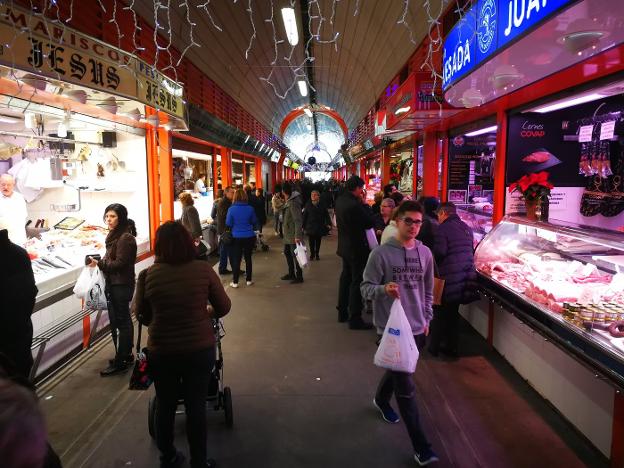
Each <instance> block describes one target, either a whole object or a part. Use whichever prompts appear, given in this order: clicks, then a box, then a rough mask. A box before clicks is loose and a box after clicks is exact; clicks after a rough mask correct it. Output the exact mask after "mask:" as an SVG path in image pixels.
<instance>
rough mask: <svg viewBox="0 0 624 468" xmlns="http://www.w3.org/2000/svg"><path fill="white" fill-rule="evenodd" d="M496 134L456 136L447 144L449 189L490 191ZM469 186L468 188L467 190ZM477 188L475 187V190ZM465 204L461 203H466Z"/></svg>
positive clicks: (492, 187)
mask: <svg viewBox="0 0 624 468" xmlns="http://www.w3.org/2000/svg"><path fill="white" fill-rule="evenodd" d="M495 144H496V135H495V134H487V135H479V136H476V137H467V136H463V135H460V136H456V137H455V138H453V139H451V141H450V144H449V189H450V190H463V191H464V192H469V193H468V198H470V196H471V193H470V192H473V193H472V196H478V197H480V196H481V194H479V195H477V194H475V193H474V192H477V191H479V192H481V191H483V190H493V189H494V178H493V171H494V158H495V154H494V150H495ZM471 187H472V189H471ZM477 187H479V188H477ZM467 202H468V201H466V202H464V203H467Z"/></svg>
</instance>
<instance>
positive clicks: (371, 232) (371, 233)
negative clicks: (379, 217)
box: [366, 228, 379, 250]
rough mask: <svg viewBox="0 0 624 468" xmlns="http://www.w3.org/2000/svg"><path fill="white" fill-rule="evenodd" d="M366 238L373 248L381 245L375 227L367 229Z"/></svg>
mask: <svg viewBox="0 0 624 468" xmlns="http://www.w3.org/2000/svg"><path fill="white" fill-rule="evenodd" d="M366 240H367V241H368V248H369V249H371V250H373V249H374V248H375V247H377V246H378V245H379V242H377V235H376V234H375V229H373V228H370V229H367V230H366Z"/></svg>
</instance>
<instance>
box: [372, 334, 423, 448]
mask: <svg viewBox="0 0 624 468" xmlns="http://www.w3.org/2000/svg"><path fill="white" fill-rule="evenodd" d="M414 340H415V341H416V346H417V347H418V350H419V351H420V350H421V349H423V348H424V346H425V335H424V334H421V335H416V336H414ZM393 393H394V395H395V397H396V400H397V404H398V405H399V413H400V414H401V419H402V420H403V423H404V424H405V427H406V428H407V433H408V434H409V437H410V440H411V441H412V445H413V446H414V450H415V451H416V452H417V453H420V452H422V451H423V450H424V449H427V448H429V447H430V445H429V442H428V441H427V437H426V436H425V434H424V432H423V430H422V428H421V427H420V417H419V415H418V405H417V404H416V385H415V384H414V375H413V374H406V373H405V372H395V371H390V370H387V371H386V372H385V374H384V375H383V377H382V378H381V381H380V382H379V386H378V387H377V393H376V394H375V401H376V402H377V404H378V405H380V406H382V405H389V404H390V398H392V394H393Z"/></svg>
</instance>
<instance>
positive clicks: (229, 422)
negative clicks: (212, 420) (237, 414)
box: [223, 387, 234, 429]
mask: <svg viewBox="0 0 624 468" xmlns="http://www.w3.org/2000/svg"><path fill="white" fill-rule="evenodd" d="M223 410H224V412H225V425H226V427H227V428H228V429H231V428H232V426H233V425H234V412H233V410H232V390H230V387H225V388H224V389H223Z"/></svg>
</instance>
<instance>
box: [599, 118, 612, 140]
mask: <svg viewBox="0 0 624 468" xmlns="http://www.w3.org/2000/svg"><path fill="white" fill-rule="evenodd" d="M614 129H615V120H612V121H610V122H603V123H602V124H601V125H600V139H601V140H610V139H611V138H613V130H614Z"/></svg>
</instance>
